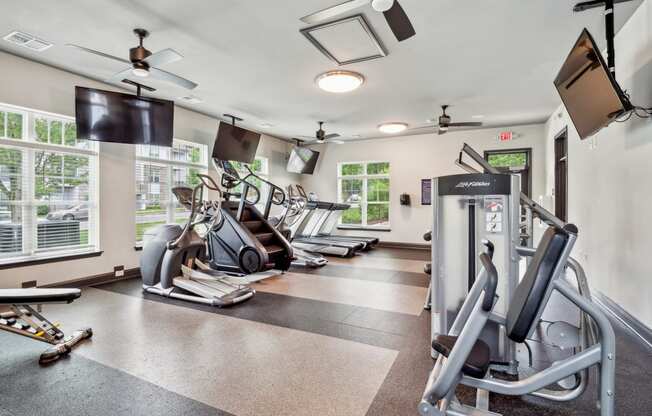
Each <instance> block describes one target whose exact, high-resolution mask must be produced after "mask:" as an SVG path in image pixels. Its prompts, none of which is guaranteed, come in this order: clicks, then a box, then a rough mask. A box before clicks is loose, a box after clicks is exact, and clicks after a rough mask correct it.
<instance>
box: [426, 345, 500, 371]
mask: <svg viewBox="0 0 652 416" xmlns="http://www.w3.org/2000/svg"><path fill="white" fill-rule="evenodd" d="M455 342H457V337H454V336H450V335H437V336H436V337H435V339H434V340H433V341H432V348H434V349H435V351H437V352H438V353H440V354H442V355H444V357H448V355H449V354H450V353H451V351H453V347H454V346H455ZM490 362H491V350H490V349H489V346H488V345H487V344H486V343H485V342H484V341H482V340H477V341H476V342H475V345H474V346H473V348H472V349H471V353H470V354H469V357H468V358H467V359H466V362H465V363H464V366H463V367H462V372H463V373H464V374H466V375H467V376H469V377H474V378H483V377H484V376H485V374H487V370H488V369H489V364H490Z"/></svg>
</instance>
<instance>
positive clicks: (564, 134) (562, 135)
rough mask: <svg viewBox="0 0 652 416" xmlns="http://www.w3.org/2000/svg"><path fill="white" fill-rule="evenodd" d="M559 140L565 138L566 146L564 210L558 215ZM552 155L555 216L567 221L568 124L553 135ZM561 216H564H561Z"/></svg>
mask: <svg viewBox="0 0 652 416" xmlns="http://www.w3.org/2000/svg"><path fill="white" fill-rule="evenodd" d="M560 140H565V142H566V146H565V153H566V154H565V155H564V158H565V159H564V164H565V171H564V185H565V186H564V196H563V205H564V206H563V212H564V215H563V216H560V215H559V212H558V210H557V204H558V203H559V197H558V195H559V188H560V187H559V182H558V180H559V179H560V178H559V176H558V175H559V166H560V165H559V157H558V155H557V142H558V141H560ZM553 155H554V160H555V163H554V170H553V172H554V175H555V179H554V183H555V189H554V193H553V196H554V198H555V216H557V217H559V218H560V219H562V220H563V221H568V126H565V127H564V128H563V129H561V130H560V131H559V133H557V134H556V135H555V138H554V140H553ZM562 217H565V218H562Z"/></svg>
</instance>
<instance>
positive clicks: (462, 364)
mask: <svg viewBox="0 0 652 416" xmlns="http://www.w3.org/2000/svg"><path fill="white" fill-rule="evenodd" d="M576 239H577V227H575V226H574V225H572V224H567V225H565V226H564V227H563V228H559V227H550V228H548V229H547V230H546V232H545V233H544V235H543V237H542V238H541V242H540V243H539V246H538V247H537V250H536V252H535V254H534V257H533V258H532V260H531V262H530V264H529V265H528V268H527V271H526V272H525V275H524V276H523V279H522V280H521V282H520V283H519V285H518V287H517V288H516V290H515V292H514V294H513V296H512V299H511V300H510V301H509V310H508V312H507V315H506V316H505V317H503V316H500V315H498V314H496V313H494V312H493V307H494V305H495V301H496V287H497V284H498V273H497V271H496V267H495V266H494V264H493V262H492V260H491V256H490V254H488V253H482V254H481V255H480V261H481V262H482V269H481V270H480V273H479V274H478V278H477V279H476V281H475V284H474V285H473V287H472V288H471V290H470V291H469V294H468V296H467V298H466V300H465V301H464V304H463V305H462V308H461V309H460V311H459V314H458V315H457V317H456V319H455V322H454V323H453V326H452V327H451V329H450V331H449V333H448V334H440V335H438V336H436V337H435V339H434V341H433V343H432V347H433V349H434V350H435V351H437V352H438V356H437V361H436V363H435V367H434V368H433V370H432V372H431V373H430V376H429V378H428V383H427V385H426V388H425V391H424V393H423V397H422V399H421V403H420V404H419V406H418V410H419V413H420V414H421V415H422V416H464V415H472V416H498V413H494V412H491V411H489V393H490V392H491V393H497V394H503V395H510V396H524V395H532V396H536V397H541V398H544V399H548V400H553V401H558V402H564V401H569V400H572V399H575V398H576V397H578V396H579V395H580V394H582V393H583V391H584V390H585V388H586V383H584V384H582V385H579V386H576V387H574V388H572V389H568V390H558V389H556V390H551V389H548V388H547V387H548V386H552V385H554V384H556V383H560V381H562V380H564V379H567V378H568V377H570V376H573V375H576V374H580V373H585V374H588V371H587V370H588V368H590V367H592V366H594V365H595V366H599V368H600V386H599V387H600V394H599V400H600V402H599V411H600V415H601V416H614V415H615V413H614V412H615V410H614V394H615V389H614V386H615V353H616V346H615V335H614V332H613V328H612V327H611V324H610V322H609V320H608V319H607V317H606V316H605V315H604V313H603V312H602V311H601V310H600V309H599V308H598V307H597V306H596V305H595V304H593V302H592V301H591V299H590V298H588V297H587V296H583V295H581V294H580V292H579V291H578V290H577V289H576V288H575V287H574V286H572V285H570V284H569V283H568V282H566V281H565V279H563V278H561V276H562V274H563V271H564V268H565V267H566V265H567V261H568V259H569V256H570V253H571V250H572V248H573V245H574V243H575V240H576ZM489 251H491V250H489ZM554 291H557V292H559V293H560V294H561V295H562V296H564V297H565V298H567V299H568V300H570V301H571V302H572V303H573V304H574V305H576V306H577V307H578V308H579V309H580V311H581V312H582V313H584V314H585V315H587V316H588V317H590V319H592V320H593V321H594V322H595V324H596V325H597V327H598V329H599V337H596V339H595V340H594V342H593V343H592V344H591V345H588V344H589V343H588V342H586V341H584V342H583V343H582V344H583V345H582V346H581V348H579V350H578V351H577V352H576V353H575V354H574V355H572V356H570V357H568V358H566V359H564V360H562V361H558V362H555V363H553V364H552V365H551V366H550V367H548V368H545V369H544V370H542V371H540V372H538V373H535V374H534V375H532V376H530V377H526V378H523V379H520V380H518V381H505V380H500V379H495V378H493V377H492V375H491V373H490V371H489V365H490V357H491V353H490V348H489V346H488V345H487V344H486V343H484V342H483V341H482V340H481V339H479V337H480V333H481V331H482V329H483V328H484V326H485V324H486V323H487V321H492V322H493V323H495V324H498V325H501V326H503V327H504V329H505V331H506V334H507V336H508V337H509V338H510V339H511V340H512V341H514V342H517V343H523V342H524V341H525V340H526V339H527V338H529V337H530V336H531V335H532V333H533V332H534V330H535V328H536V327H537V324H538V322H539V320H540V318H541V314H542V313H543V310H544V308H545V307H546V305H547V303H548V300H549V299H550V296H551V294H552V292H554ZM586 377H588V375H587V376H586ZM586 377H585V378H586ZM459 384H462V385H465V386H468V387H472V388H475V389H477V395H476V403H475V406H468V405H465V404H462V403H461V402H460V401H459V400H458V399H457V397H456V396H455V390H456V388H457V386H458V385H459Z"/></svg>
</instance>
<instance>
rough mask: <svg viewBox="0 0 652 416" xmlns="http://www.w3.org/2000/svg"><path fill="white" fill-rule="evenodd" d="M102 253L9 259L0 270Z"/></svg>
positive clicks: (0, 264) (88, 256)
mask: <svg viewBox="0 0 652 416" xmlns="http://www.w3.org/2000/svg"><path fill="white" fill-rule="evenodd" d="M102 253H104V251H87V252H78V253H71V254H58V255H57V254H54V255H51V256H41V257H35V256H31V257H26V258H24V259H10V260H9V261H8V262H6V263H0V270H5V269H13V268H16V267H27V266H38V265H41V264H47V263H58V262H62V261H69V260H79V259H86V258H90V257H99V256H101V255H102Z"/></svg>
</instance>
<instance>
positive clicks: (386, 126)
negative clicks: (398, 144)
mask: <svg viewBox="0 0 652 416" xmlns="http://www.w3.org/2000/svg"><path fill="white" fill-rule="evenodd" d="M407 128H408V125H407V124H406V123H396V122H391V123H383V124H381V125H380V126H378V130H380V132H381V133H385V134H397V133H401V132H402V131H405V129H407Z"/></svg>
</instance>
